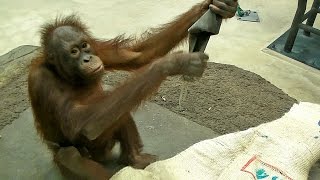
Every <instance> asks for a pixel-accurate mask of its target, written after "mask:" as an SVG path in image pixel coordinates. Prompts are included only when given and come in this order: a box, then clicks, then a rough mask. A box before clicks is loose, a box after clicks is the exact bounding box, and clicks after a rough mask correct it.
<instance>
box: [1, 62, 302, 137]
mask: <svg viewBox="0 0 320 180" xmlns="http://www.w3.org/2000/svg"><path fill="white" fill-rule="evenodd" d="M25 70H26V69H25ZM26 73H27V71H22V72H21V74H19V75H16V76H14V77H12V79H11V81H10V82H9V83H7V84H6V85H5V86H2V87H0V97H1V103H0V129H2V128H3V127H4V126H5V125H8V124H10V123H11V122H12V121H13V120H14V119H16V118H17V117H18V115H19V113H21V112H22V111H24V110H25V109H26V108H28V107H29V102H28V96H27V82H26V79H27V74H26ZM128 75H129V74H128V73H126V72H121V71H119V72H112V73H107V74H106V76H105V77H104V81H105V82H106V83H107V84H110V85H115V84H117V83H118V82H120V81H122V80H124V79H126V78H127V77H128ZM182 83H183V81H182V80H181V79H180V77H171V78H168V80H167V81H165V82H164V83H163V85H162V86H161V87H160V91H159V92H158V93H157V94H156V95H155V96H154V97H153V98H152V99H151V101H153V102H155V103H157V104H159V105H161V106H164V107H166V108H168V109H170V110H171V111H173V112H175V113H178V114H181V115H182V116H184V117H186V118H188V119H190V120H192V121H195V122H197V123H199V124H201V125H203V126H206V127H209V128H211V129H212V130H214V131H216V132H218V133H221V134H225V133H230V132H234V131H241V130H244V129H247V128H249V127H253V126H257V125H259V124H261V123H265V122H268V121H272V120H274V119H277V118H279V117H281V116H282V115H283V114H284V113H285V112H287V111H288V110H289V109H290V107H291V106H292V105H293V103H295V102H296V100H295V99H293V98H291V97H289V96H288V95H286V94H285V93H283V92H282V91H281V90H280V89H278V88H277V87H275V86H273V85H272V84H270V83H269V82H267V81H266V80H264V79H263V78H261V77H260V76H258V75H256V74H254V73H251V72H248V71H245V70H242V69H240V68H237V67H235V66H231V65H224V64H216V63H209V65H208V69H207V70H206V72H205V74H204V77H203V78H202V79H200V80H198V81H195V82H192V83H188V84H187V90H188V94H187V95H186V98H185V99H184V101H182V107H183V108H181V107H180V106H179V95H180V91H181V84H182Z"/></svg>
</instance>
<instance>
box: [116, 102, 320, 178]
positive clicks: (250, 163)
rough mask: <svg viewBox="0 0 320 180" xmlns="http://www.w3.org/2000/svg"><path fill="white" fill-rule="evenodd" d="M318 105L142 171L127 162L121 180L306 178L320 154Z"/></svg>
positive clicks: (196, 147) (306, 106)
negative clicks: (127, 164)
mask: <svg viewBox="0 0 320 180" xmlns="http://www.w3.org/2000/svg"><path fill="white" fill-rule="evenodd" d="M319 121H320V105H317V104H312V103H299V104H295V105H294V106H293V107H292V108H291V110H290V111H289V112H288V113H287V114H285V115H284V116H283V117H282V118H280V119H278V120H275V121H273V122H270V123H266V124H262V125H260V126H258V127H255V128H251V129H248V130H246V131H242V132H236V133H232V134H228V135H224V136H220V137H217V138H214V139H210V140H205V141H202V142H199V143H197V144H194V145H192V146H191V147H189V148H188V149H186V150H185V151H183V152H181V153H180V154H178V155H176V156H174V157H173V158H170V159H167V160H164V161H159V162H155V163H153V164H151V165H149V166H148V167H147V168H146V169H145V170H136V169H133V168H130V167H126V168H124V169H122V170H121V171H119V172H118V173H117V174H116V175H114V176H113V178H112V179H113V180H119V179H137V180H138V179H139V180H140V179H148V180H149V179H161V180H170V179H172V180H180V179H181V180H189V179H190V180H191V179H192V180H193V179H201V180H206V179H208V180H209V179H210V180H214V179H219V180H229V179H237V180H242V179H243V180H250V179H259V180H260V179H262V180H264V179H268V180H269V179H270V180H281V179H295V180H304V179H307V176H308V173H309V170H310V168H311V166H312V165H313V164H314V163H315V162H316V161H317V160H318V159H320V126H319Z"/></svg>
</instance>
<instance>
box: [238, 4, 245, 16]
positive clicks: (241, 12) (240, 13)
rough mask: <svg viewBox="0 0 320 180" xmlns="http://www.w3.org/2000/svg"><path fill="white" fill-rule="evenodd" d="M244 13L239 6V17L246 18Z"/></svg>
mask: <svg viewBox="0 0 320 180" xmlns="http://www.w3.org/2000/svg"><path fill="white" fill-rule="evenodd" d="M244 14H245V13H244V11H243V10H242V9H241V7H240V6H239V5H238V7H237V15H238V16H239V17H243V16H244Z"/></svg>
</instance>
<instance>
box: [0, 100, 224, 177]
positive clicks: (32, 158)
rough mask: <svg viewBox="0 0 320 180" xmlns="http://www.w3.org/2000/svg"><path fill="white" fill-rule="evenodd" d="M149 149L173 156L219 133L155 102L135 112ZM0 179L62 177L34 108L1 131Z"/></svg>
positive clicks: (146, 149)
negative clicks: (36, 124) (36, 121)
mask: <svg viewBox="0 0 320 180" xmlns="http://www.w3.org/2000/svg"><path fill="white" fill-rule="evenodd" d="M134 119H135V121H136V123H137V126H138V129H139V131H140V133H141V137H142V139H143V142H144V144H145V151H146V152H148V153H152V154H155V155H158V156H159V159H166V158H170V157H172V156H174V155H176V154H177V153H179V152H180V151H182V150H184V149H186V148H187V147H189V146H190V145H192V144H194V143H196V142H199V141H201V140H204V139H208V138H214V137H216V136H218V134H216V133H214V132H213V131H212V130H210V129H208V128H206V127H202V126H200V125H198V124H196V123H194V122H192V121H189V120H187V119H185V118H183V117H180V116H178V115H176V114H175V113H172V112H170V111H169V110H167V109H165V108H162V107H161V106H158V105H156V104H153V103H147V104H145V105H143V106H142V108H141V109H139V110H138V111H137V112H136V113H135V114H134ZM0 135H1V136H2V138H1V139H0V150H1V153H0V162H1V163H0V179H10V180H11V179H34V180H37V179H55V180H58V179H61V178H62V177H61V175H60V173H59V171H58V169H57V168H56V167H55V166H54V164H53V163H52V161H51V155H50V153H49V151H48V149H47V148H46V146H45V145H44V144H43V143H42V142H41V140H40V138H39V137H38V135H37V134H36V131H35V128H34V125H33V117H32V113H31V108H28V109H27V110H26V111H24V112H23V113H21V114H20V117H19V118H18V119H17V120H15V121H14V122H13V123H12V124H11V125H8V126H6V127H5V128H3V129H2V130H1V131H0Z"/></svg>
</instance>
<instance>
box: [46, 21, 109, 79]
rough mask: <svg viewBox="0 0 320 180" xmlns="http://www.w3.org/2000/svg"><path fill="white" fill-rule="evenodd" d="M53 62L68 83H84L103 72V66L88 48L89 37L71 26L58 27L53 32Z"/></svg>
mask: <svg viewBox="0 0 320 180" xmlns="http://www.w3.org/2000/svg"><path fill="white" fill-rule="evenodd" d="M52 42H53V47H54V52H55V53H54V56H55V62H54V65H55V66H56V67H57V69H58V71H59V73H60V75H61V76H63V77H64V78H65V79H67V80H70V81H83V82H74V83H86V82H87V81H89V82H90V81H92V80H95V79H97V78H99V77H101V75H102V74H103V72H104V66H103V63H102V61H101V60H100V58H99V57H98V56H96V55H95V54H94V50H93V49H92V48H91V47H90V43H89V37H87V36H86V35H85V34H84V33H83V32H81V31H78V30H77V29H75V28H73V27H71V26H62V27H58V28H57V29H55V30H54V32H53V38H52Z"/></svg>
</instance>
